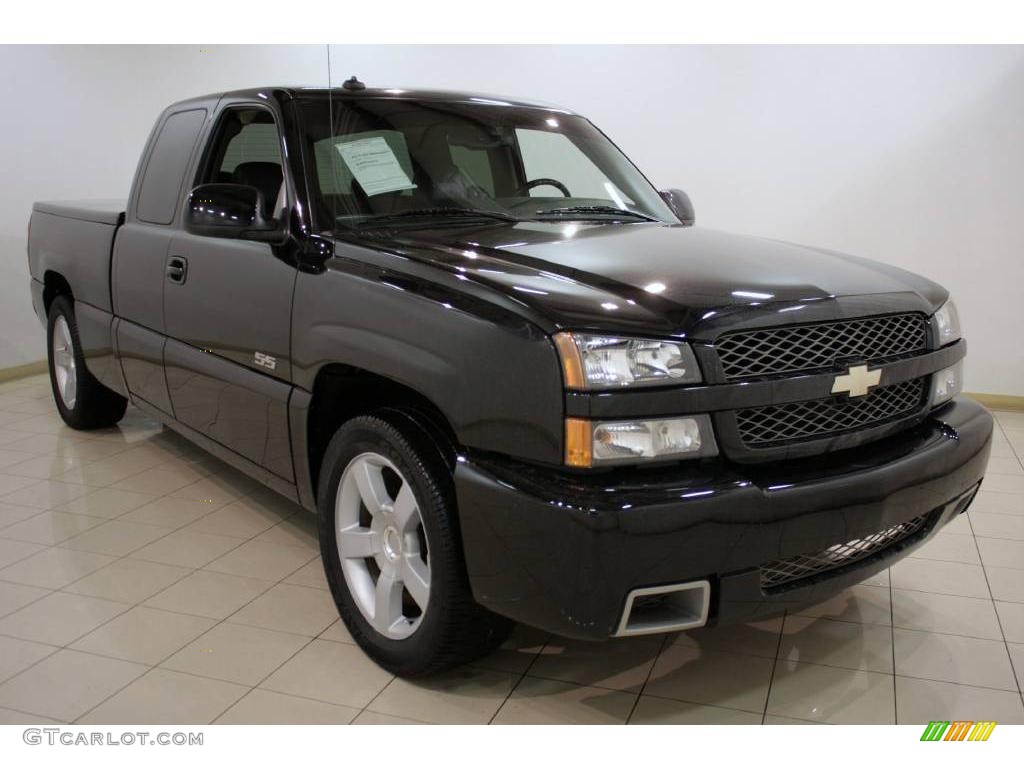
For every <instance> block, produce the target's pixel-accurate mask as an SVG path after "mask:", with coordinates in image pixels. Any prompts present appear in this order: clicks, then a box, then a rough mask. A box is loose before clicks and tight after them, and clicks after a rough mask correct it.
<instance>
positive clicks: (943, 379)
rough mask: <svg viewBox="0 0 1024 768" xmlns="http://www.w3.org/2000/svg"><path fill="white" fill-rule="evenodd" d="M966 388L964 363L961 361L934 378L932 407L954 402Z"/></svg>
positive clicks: (936, 373)
mask: <svg viewBox="0 0 1024 768" xmlns="http://www.w3.org/2000/svg"><path fill="white" fill-rule="evenodd" d="M963 388H964V361H963V360H960V361H959V362H957V363H956V364H954V365H951V366H950V367H949V368H945V369H943V370H941V371H936V372H935V375H933V376H932V406H933V407H934V406H936V405H942V404H943V403H945V402H946V401H947V400H952V399H953V398H954V397H956V396H957V395H959V394H960V392H961V391H962V390H963Z"/></svg>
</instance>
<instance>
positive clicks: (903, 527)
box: [761, 513, 931, 592]
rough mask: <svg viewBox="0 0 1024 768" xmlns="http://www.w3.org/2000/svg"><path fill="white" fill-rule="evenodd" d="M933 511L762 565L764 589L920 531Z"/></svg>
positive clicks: (851, 560)
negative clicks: (856, 537)
mask: <svg viewBox="0 0 1024 768" xmlns="http://www.w3.org/2000/svg"><path fill="white" fill-rule="evenodd" d="M930 517H931V514H930V513H929V514H925V515H919V516H917V517H913V518H911V519H910V520H906V521H904V522H902V523H897V524H896V525H893V526H890V527H889V528H886V529H885V530H882V531H879V532H878V533H873V534H871V535H870V536H866V537H864V538H862V539H851V540H850V541H847V542H844V543H842V544H833V545H832V546H831V547H829V548H828V549H825V550H822V551H821V552H813V553H811V554H806V555H797V556H796V557H790V558H786V559H785V560H772V561H771V562H768V563H765V564H764V565H762V566H761V589H763V590H764V591H766V592H767V591H771V590H773V589H778V588H780V587H783V586H789V585H792V584H793V583H794V582H797V581H802V580H804V579H806V578H808V577H811V576H816V575H818V574H819V573H825V572H826V571H831V570H835V569H836V568H842V567H843V566H846V565H850V564H851V563H856V562H857V561H858V560H863V559H864V558H866V557H870V556H871V555H874V554H876V553H878V552H881V551H882V550H884V549H887V548H889V547H891V546H892V545H893V544H896V543H898V542H900V541H903V540H904V539H906V538H908V537H910V536H913V535H914V534H916V533H919V532H920V531H921V530H922V529H923V528H924V527H925V525H926V524H927V522H928V520H929V518H930Z"/></svg>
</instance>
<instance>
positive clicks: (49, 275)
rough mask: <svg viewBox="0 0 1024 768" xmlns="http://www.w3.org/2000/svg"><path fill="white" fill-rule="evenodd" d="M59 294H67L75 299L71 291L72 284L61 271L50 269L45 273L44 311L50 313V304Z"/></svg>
mask: <svg viewBox="0 0 1024 768" xmlns="http://www.w3.org/2000/svg"><path fill="white" fill-rule="evenodd" d="M58 296H67V297H68V298H70V299H71V300H72V301H74V299H75V295H74V293H73V292H72V291H71V284H70V283H69V282H68V280H67V278H66V277H64V275H62V274H61V273H60V272H57V271H56V270H53V269H48V270H46V271H45V272H44V273H43V311H44V312H45V313H46V314H47V315H49V314H50V306H51V305H52V304H53V300H54V299H56V298H57V297H58Z"/></svg>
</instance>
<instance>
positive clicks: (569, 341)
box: [553, 331, 586, 389]
mask: <svg viewBox="0 0 1024 768" xmlns="http://www.w3.org/2000/svg"><path fill="white" fill-rule="evenodd" d="M553 339H554V342H555V349H556V350H558V358H559V359H560V360H561V361H562V377H563V378H564V379H565V388H566V389H585V388H586V381H585V380H584V378H583V360H582V359H581V358H580V350H579V347H577V346H576V342H575V341H574V340H573V338H572V334H571V333H568V332H564V331H563V332H562V333H556V334H555V335H554V337H553Z"/></svg>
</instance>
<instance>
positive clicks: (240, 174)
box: [233, 162, 284, 213]
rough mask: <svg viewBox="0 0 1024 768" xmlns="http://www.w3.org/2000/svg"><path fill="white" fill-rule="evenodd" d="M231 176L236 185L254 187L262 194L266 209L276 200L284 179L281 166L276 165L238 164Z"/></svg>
mask: <svg viewBox="0 0 1024 768" xmlns="http://www.w3.org/2000/svg"><path fill="white" fill-rule="evenodd" d="M233 175H234V179H235V183H236V184H246V185H248V186H250V187H256V189H258V190H259V191H260V192H262V193H263V202H264V205H265V206H267V207H268V208H269V207H270V206H272V205H274V201H275V200H277V195H278V191H279V190H280V189H281V182H282V181H283V179H284V175H283V174H282V172H281V166H280V165H278V164H277V163H255V162H253V163H239V164H238V166H237V167H236V168H235V171H234V174H233ZM264 213H266V211H264Z"/></svg>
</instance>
